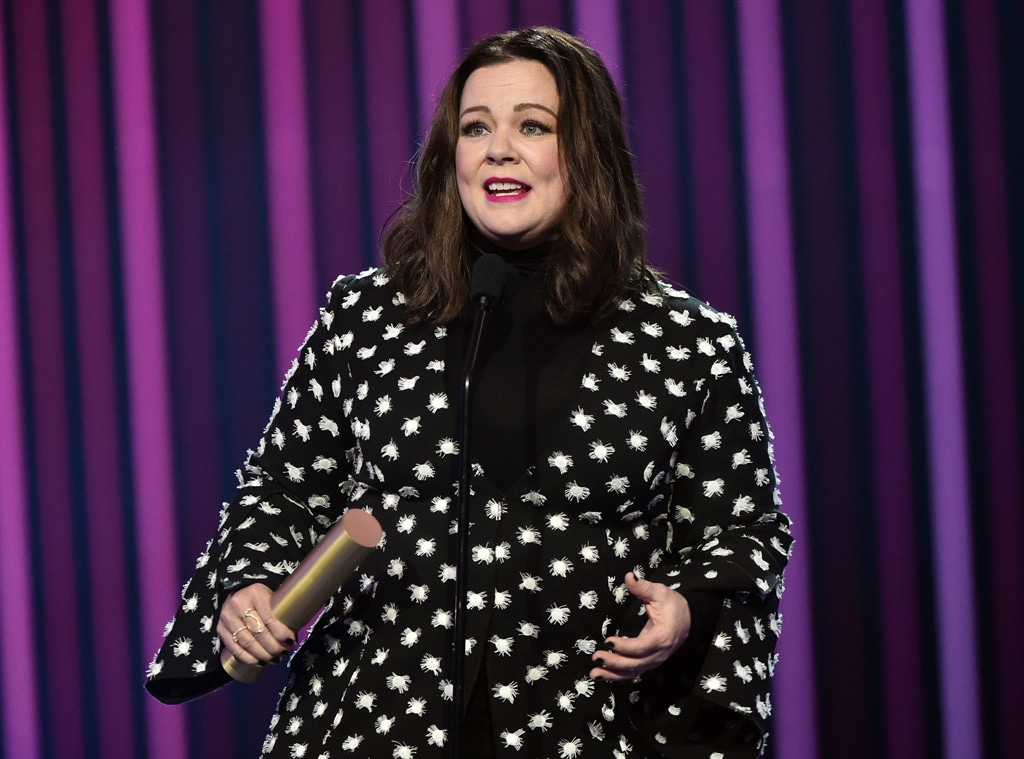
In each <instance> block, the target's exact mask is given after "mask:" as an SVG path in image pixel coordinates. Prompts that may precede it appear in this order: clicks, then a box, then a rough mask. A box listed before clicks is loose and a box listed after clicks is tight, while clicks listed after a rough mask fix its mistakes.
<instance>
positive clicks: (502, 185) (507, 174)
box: [455, 60, 566, 250]
mask: <svg viewBox="0 0 1024 759" xmlns="http://www.w3.org/2000/svg"><path fill="white" fill-rule="evenodd" d="M557 114H558V88H557V87H556V86H555V78H554V76H552V74H551V72H550V71H548V69H547V67H546V66H545V65H544V64H543V63H539V62H538V61H530V60H515V61H509V62H508V63H500V64H498V65H496V66H487V67H484V68H479V69H477V70H476V71H474V72H473V73H472V74H470V75H469V78H468V79H467V80H466V84H465V86H464V87H463V90H462V100H461V102H460V104H459V140H458V143H457V145H456V148H455V174H456V178H457V180H458V185H459V196H460V197H461V199H462V207H463V208H464V209H465V210H466V214H467V215H468V216H469V218H470V220H471V221H472V222H473V224H474V225H475V226H476V228H477V229H478V230H480V232H481V234H483V235H484V237H486V238H488V239H489V240H492V241H494V242H495V243H497V244H499V245H501V246H503V247H505V248H509V249H512V250H525V249H527V248H532V247H534V246H536V245H539V244H540V243H543V242H546V241H548V240H550V239H551V238H552V237H554V235H555V233H556V229H557V227H558V223H559V220H560V219H561V216H562V211H563V209H564V208H565V199H566V190H565V186H564V184H563V182H562V167H561V162H560V161H559V158H558V117H557Z"/></svg>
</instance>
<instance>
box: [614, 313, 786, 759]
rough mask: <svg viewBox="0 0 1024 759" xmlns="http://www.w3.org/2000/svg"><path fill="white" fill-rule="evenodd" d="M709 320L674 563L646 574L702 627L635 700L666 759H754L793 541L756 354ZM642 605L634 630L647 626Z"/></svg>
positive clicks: (675, 494) (727, 320) (636, 687)
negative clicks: (683, 602)
mask: <svg viewBox="0 0 1024 759" xmlns="http://www.w3.org/2000/svg"><path fill="white" fill-rule="evenodd" d="M705 318H708V319H710V320H711V322H712V325H711V327H712V331H713V334H712V335H711V336H710V337H709V338H705V339H704V340H702V341H701V347H700V350H699V354H700V356H701V360H702V361H703V362H704V366H703V371H704V374H703V377H702V379H699V380H697V382H696V384H697V385H698V386H699V388H700V391H699V392H700V396H699V399H700V403H699V406H698V408H697V409H696V410H692V411H691V412H690V414H689V416H688V417H687V418H686V419H682V420H676V423H677V426H678V427H679V429H680V445H679V455H678V458H677V460H676V462H675V472H674V475H673V476H674V482H673V486H672V504H671V506H670V514H669V516H670V519H671V520H672V538H671V541H670V550H669V554H668V557H669V558H668V561H666V562H665V563H664V564H662V565H661V566H658V567H655V568H652V569H651V570H650V571H649V572H648V573H647V579H650V580H654V581H656V582H662V583H665V584H666V585H668V586H669V587H671V588H673V589H674V590H677V591H679V592H680V593H681V594H683V595H684V596H685V597H686V598H687V600H688V601H689V602H690V604H691V610H692V614H693V622H694V624H693V628H692V630H691V635H690V638H689V639H688V640H687V642H686V643H685V644H684V645H683V647H682V648H680V650H679V651H677V652H676V654H674V655H673V656H672V657H671V658H670V659H669V660H668V661H667V662H665V663H664V664H663V665H662V666H661V667H659V668H657V669H655V670H653V671H651V672H648V673H646V674H645V675H644V676H643V677H642V678H640V680H639V681H637V682H636V683H634V684H633V687H632V688H631V689H630V690H629V693H628V699H629V703H630V713H631V716H632V718H633V720H634V723H635V724H636V725H637V727H638V728H639V729H640V732H641V735H643V736H645V738H646V739H647V740H648V741H649V742H650V743H651V746H652V747H653V748H655V749H657V750H658V751H659V752H661V753H663V754H665V755H666V756H680V757H683V756H687V757H689V756H698V755H703V756H707V755H708V751H709V750H710V749H711V747H714V750H716V751H718V752H719V753H720V754H721V756H722V757H724V758H729V757H746V756H756V755H757V754H758V753H759V752H760V750H761V747H762V745H763V739H764V735H765V732H766V725H765V723H766V720H767V718H768V715H769V714H770V711H771V701H770V694H769V685H770V678H771V674H772V671H773V668H774V664H775V659H776V656H775V646H776V642H777V640H778V636H779V633H780V624H781V618H780V616H779V612H778V605H779V598H780V596H781V594H782V589H783V584H782V576H783V568H784V566H785V564H786V562H787V560H788V557H789V553H790V545H791V541H792V538H791V535H790V531H789V520H788V518H787V517H786V516H785V515H784V514H783V513H782V512H781V511H779V506H780V503H781V501H780V497H779V490H778V479H777V476H776V473H775V467H774V460H773V454H772V446H771V431H770V429H769V427H768V423H767V420H766V418H765V414H764V408H763V402H762V398H761V394H760V388H759V386H758V384H757V381H756V379H755V377H754V373H753V368H752V365H751V359H750V355H749V354H748V353H747V352H746V350H745V348H744V346H743V342H742V340H741V338H740V337H739V335H738V333H737V332H736V330H735V326H734V323H733V321H732V319H731V317H728V316H726V315H722V314H711V315H710V316H708V315H706V316H705ZM637 606H638V607H639V608H637V616H636V617H635V618H634V620H633V624H634V625H636V627H635V631H639V628H640V627H641V626H642V625H643V621H644V618H643V616H642V606H639V604H638V605H637ZM635 631H634V630H630V631H628V632H627V633H626V634H635ZM702 748H703V754H701V753H699V752H700V751H701V749H702Z"/></svg>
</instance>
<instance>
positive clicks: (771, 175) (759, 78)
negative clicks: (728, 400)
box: [737, 0, 817, 759]
mask: <svg viewBox="0 0 1024 759" xmlns="http://www.w3.org/2000/svg"><path fill="white" fill-rule="evenodd" d="M737 9H738V16H737V18H738V23H739V47H740V50H739V53H740V66H741V71H740V78H741V82H740V85H741V90H742V102H743V120H744V131H745V134H744V152H745V156H744V160H745V164H746V172H747V193H748V195H747V204H748V213H749V218H750V270H751V280H752V292H753V300H754V318H755V324H754V335H755V338H756V344H757V346H758V354H757V364H758V376H759V378H760V381H761V384H762V387H763V388H764V393H765V396H766V398H765V402H766V404H767V408H768V415H769V417H770V418H771V420H772V422H773V424H774V429H775V453H776V457H777V459H778V463H779V468H780V469H781V476H782V497H783V503H784V509H785V511H786V512H787V513H788V514H789V515H790V516H791V517H792V518H793V520H794V535H795V537H796V540H797V543H796V552H795V555H794V558H793V561H792V562H791V563H790V565H789V567H788V569H787V570H786V595H785V598H784V600H783V602H782V603H783V615H784V618H785V625H784V626H785V634H784V635H783V636H782V638H781V640H780V643H779V653H780V663H779V667H778V669H777V670H776V672H777V676H776V680H775V693H774V698H775V710H774V715H775V739H776V753H777V755H778V756H786V757H790V756H792V757H797V756H798V757H801V759H813V758H814V757H816V756H817V745H816V738H815V732H814V730H815V723H816V719H817V710H816V707H815V701H814V692H815V684H814V683H815V678H814V639H813V635H812V630H811V602H810V595H811V578H810V571H809V570H810V563H809V562H810V554H809V551H808V549H809V546H810V540H809V539H808V538H807V537H806V533H805V532H804V530H805V528H806V526H807V522H806V506H805V503H806V493H805V486H804V482H805V479H804V452H803V446H802V444H801V442H800V441H801V429H802V411H801V403H800V397H801V389H800V349H799V344H798V341H797V327H796V312H795V307H796V302H797V297H796V285H795V282H796V279H795V273H794V263H793V241H792V231H791V228H790V223H791V221H790V220H791V209H790V185H789V173H788V161H789V154H788V146H787V143H786V116H785V112H784V108H785V93H784V90H783V75H782V59H781V54H780V51H781V49H782V41H781V34H780V28H779V24H780V22H779V8H778V3H777V2H776V1H775V0H740V2H739V3H738V5H737Z"/></svg>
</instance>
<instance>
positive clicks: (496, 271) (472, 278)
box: [469, 253, 508, 311]
mask: <svg viewBox="0 0 1024 759" xmlns="http://www.w3.org/2000/svg"><path fill="white" fill-rule="evenodd" d="M507 274H508V266H507V265H506V264H505V259H504V258H502V257H501V256H499V255H498V254H497V253H484V254H483V255H482V256H480V258H478V259H477V260H476V263H475V264H473V271H472V273H471V274H470V275H469V292H470V298H471V299H472V301H473V302H474V303H476V304H477V306H478V307H479V308H481V309H483V310H484V311H491V310H493V309H494V307H495V306H496V305H497V304H498V301H499V300H501V293H502V291H503V290H504V289H505V276H506V275H507Z"/></svg>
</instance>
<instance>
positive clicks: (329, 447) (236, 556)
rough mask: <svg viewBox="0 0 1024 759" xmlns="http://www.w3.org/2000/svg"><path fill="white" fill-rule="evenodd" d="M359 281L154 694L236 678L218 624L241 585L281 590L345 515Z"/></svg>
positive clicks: (196, 585) (266, 447)
mask: <svg viewBox="0 0 1024 759" xmlns="http://www.w3.org/2000/svg"><path fill="white" fill-rule="evenodd" d="M349 282H350V280H339V281H338V282H336V283H335V286H334V287H333V288H332V290H331V293H330V296H329V301H328V304H327V306H326V307H325V308H324V309H322V310H321V312H320V318H319V319H318V320H317V322H316V323H315V324H314V326H313V328H312V329H311V330H310V332H309V334H308V335H307V337H306V340H305V342H304V343H303V345H302V348H301V350H300V353H299V357H298V358H297V360H296V361H295V363H294V364H293V365H292V367H291V369H290V370H289V372H288V375H287V377H286V379H285V384H284V387H283V389H282V393H281V396H280V397H279V398H278V399H277V401H276V403H275V406H274V411H273V414H272V416H271V418H270V422H269V423H268V425H267V427H266V430H265V431H264V434H263V437H262V439H261V440H260V444H259V447H258V448H257V450H256V451H250V453H249V456H248V458H247V460H246V463H245V469H244V471H243V472H242V473H240V476H239V477H240V484H239V487H238V490H237V491H236V492H235V495H234V498H233V499H232V500H231V501H230V502H229V503H226V504H224V506H223V508H222V511H221V514H220V521H219V524H218V527H217V531H216V534H215V535H214V537H213V538H212V539H211V540H210V541H209V543H208V544H207V546H206V549H205V550H204V551H203V552H202V554H201V555H200V556H199V558H198V560H197V561H196V567H195V572H194V574H193V575H192V577H191V578H190V579H189V580H188V582H187V583H186V585H185V587H184V590H183V591H182V595H181V603H180V605H179V607H178V610H177V612H176V613H175V615H174V617H173V618H172V619H171V621H170V622H169V623H168V624H167V626H166V628H165V630H164V642H163V645H162V647H161V648H160V650H159V651H158V652H157V653H156V656H155V657H154V658H153V661H152V663H151V664H150V665H149V668H148V671H147V678H146V688H147V690H148V691H149V692H150V693H151V694H152V695H153V696H155V697H156V698H157V699H159V700H160V701H163V702H164V703H181V702H183V701H188V700H190V699H194V698H197V697H199V696H202V695H204V694H206V693H208V692H210V691H211V690H214V689H215V688H218V687H220V686H222V685H224V684H226V683H227V682H229V680H230V678H229V677H228V675H227V674H226V673H225V672H224V670H223V668H222V667H221V666H220V648H221V641H220V638H219V636H218V635H217V631H216V627H217V620H218V617H219V615H220V608H221V603H222V601H223V599H224V597H225V596H226V595H227V594H228V593H229V592H230V591H232V590H235V589H237V588H239V587H241V586H243V585H248V584H251V583H255V582H260V583H263V584H265V585H267V586H269V587H270V588H271V589H276V588H277V587H278V586H279V585H280V584H281V583H282V582H284V580H285V578H286V577H287V576H288V574H289V573H291V572H292V571H293V570H294V569H295V567H296V566H297V565H298V563H299V562H300V561H301V560H302V558H303V557H304V556H305V555H306V554H307V553H309V551H310V550H311V549H312V547H313V546H314V545H315V544H316V543H317V541H319V540H320V539H321V538H322V537H323V535H324V534H326V532H327V530H328V529H329V528H330V526H331V525H332V524H333V523H334V522H335V521H337V519H338V518H339V517H340V516H341V514H342V513H343V511H344V504H345V501H346V499H345V497H344V482H345V480H346V477H345V474H344V472H345V467H346V462H347V458H348V450H349V449H350V447H351V445H352V440H351V437H352V436H351V431H350V429H349V428H348V426H347V425H346V424H345V423H344V419H343V416H344V415H343V408H342V403H341V400H340V395H341V385H342V383H343V376H344V372H343V371H342V366H343V361H342V354H343V351H344V340H343V336H342V335H341V334H339V329H340V325H341V323H342V322H343V320H342V319H340V318H338V314H337V313H336V311H338V310H340V308H341V304H344V303H346V302H348V301H347V300H346V299H347V296H348V292H347V291H348V287H349Z"/></svg>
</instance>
